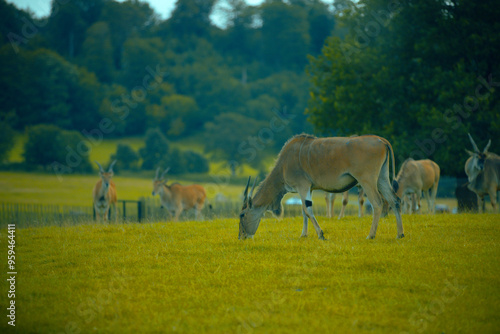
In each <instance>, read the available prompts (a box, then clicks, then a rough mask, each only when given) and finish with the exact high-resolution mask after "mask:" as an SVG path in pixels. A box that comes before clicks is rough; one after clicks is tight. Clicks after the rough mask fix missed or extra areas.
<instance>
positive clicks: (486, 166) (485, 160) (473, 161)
mask: <svg viewBox="0 0 500 334" xmlns="http://www.w3.org/2000/svg"><path fill="white" fill-rule="evenodd" d="M469 139H470V141H471V143H472V147H473V148H474V152H471V151H469V150H466V151H467V153H469V155H470V158H469V159H467V161H466V162H465V173H466V174H467V177H468V178H469V185H468V186H467V187H468V188H469V189H470V190H472V191H473V192H475V193H476V195H477V203H478V206H479V212H480V213H482V212H483V205H484V196H486V195H489V196H490V201H491V206H492V207H493V210H496V204H497V191H498V190H500V156H498V155H496V154H495V153H491V152H488V149H489V148H490V145H491V139H490V140H489V141H488V144H487V145H486V147H485V148H484V150H483V152H481V151H479V149H478V148H477V145H476V143H475V142H474V139H472V137H471V135H470V134H469Z"/></svg>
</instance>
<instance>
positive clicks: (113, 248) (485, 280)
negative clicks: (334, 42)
mask: <svg viewBox="0 0 500 334" xmlns="http://www.w3.org/2000/svg"><path fill="white" fill-rule="evenodd" d="M370 222H371V218H370V217H365V218H363V219H358V218H354V217H347V218H346V219H344V220H342V221H337V220H336V219H330V220H327V219H324V218H321V219H320V224H321V226H322V227H323V229H324V231H325V236H326V237H327V238H328V240H327V241H320V240H318V239H317V238H316V237H313V236H312V234H311V235H310V237H309V238H306V239H300V238H299V235H300V232H301V228H302V226H301V225H302V223H301V218H294V219H284V220H281V221H277V220H275V219H265V220H263V221H262V223H261V226H260V228H259V230H258V232H257V234H256V236H255V238H254V239H253V240H247V241H239V240H237V229H238V227H237V221H236V219H230V220H215V221H211V222H186V223H156V224H117V225H80V226H72V227H44V228H30V229H18V230H17V231H16V271H17V273H18V274H17V281H16V298H15V301H16V307H17V308H16V315H17V318H16V331H17V332H20V333H21V332H22V333H28V332H37V333H49V332H50V333H89V332H95V333H110V332H113V333H138V332H155V333H166V332H178V333H292V332H293V333H314V332H318V333H351V332H359V333H424V332H425V333H496V332H498V328H499V326H500V318H499V317H498V313H499V312H500V298H499V297H498V296H499V295H500V266H498V263H499V262H500V244H499V243H498V238H499V237H500V224H499V223H500V220H499V215H494V214H485V215H436V216H428V215H419V216H415V215H413V216H404V217H403V223H404V228H405V235H406V237H405V238H404V239H401V240H396V239H395V236H396V226H395V218H394V216H389V217H388V218H386V219H383V220H382V221H381V223H380V225H379V229H378V234H377V238H376V239H375V240H366V239H365V237H366V235H367V234H368V231H369V228H370ZM6 232H7V231H6V228H2V229H1V231H0V240H1V241H0V245H3V246H2V247H3V248H4V249H3V250H2V252H4V254H5V252H6V250H7V245H6V242H5V241H6V240H7V234H6ZM310 233H313V230H312V229H311V228H310ZM5 258H6V256H5ZM6 262H7V261H6V260H5V261H3V266H4V273H5V272H7V271H9V270H7V268H6V265H7V264H6ZM1 282H2V283H1V284H0V289H1V291H4V292H5V294H3V295H4V297H2V298H0V306H1V307H0V308H1V309H3V310H4V313H6V312H7V311H6V308H7V303H8V300H7V297H6V294H7V293H6V291H8V286H7V282H6V280H5V279H4V280H1ZM7 327H8V326H7V320H6V319H5V315H4V320H3V321H2V322H1V323H0V331H1V332H3V333H5V332H6V331H5V329H6V328H7Z"/></svg>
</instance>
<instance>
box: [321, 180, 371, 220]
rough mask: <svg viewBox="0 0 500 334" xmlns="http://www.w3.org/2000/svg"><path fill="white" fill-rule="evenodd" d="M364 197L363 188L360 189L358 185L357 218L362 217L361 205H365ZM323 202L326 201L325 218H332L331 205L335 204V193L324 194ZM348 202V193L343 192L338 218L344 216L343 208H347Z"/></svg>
mask: <svg viewBox="0 0 500 334" xmlns="http://www.w3.org/2000/svg"><path fill="white" fill-rule="evenodd" d="M363 196H364V191H363V188H361V187H360V186H359V185H358V203H359V209H358V216H359V217H363V204H364V203H365V198H364V197H363ZM325 201H326V216H327V217H328V218H332V217H333V204H334V203H335V193H326V194H325ZM348 202H349V191H345V192H344V193H343V194H342V209H340V214H339V218H338V219H341V218H344V216H345V208H346V206H347V203H348Z"/></svg>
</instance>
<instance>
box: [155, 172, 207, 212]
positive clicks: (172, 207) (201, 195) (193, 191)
mask: <svg viewBox="0 0 500 334" xmlns="http://www.w3.org/2000/svg"><path fill="white" fill-rule="evenodd" d="M169 169H170V168H167V169H166V170H165V171H164V172H163V173H162V174H161V176H159V174H160V168H159V167H158V169H157V170H156V176H155V178H154V180H153V196H155V195H156V194H158V195H159V196H160V200H161V205H163V207H165V208H166V209H167V210H168V211H169V212H170V213H172V215H173V216H174V221H177V220H178V219H179V216H180V215H181V213H182V212H183V211H187V210H190V209H195V215H196V219H197V220H198V219H199V218H200V216H201V210H202V209H203V206H204V205H205V200H206V198H207V195H206V194H205V189H204V188H203V187H202V186H200V185H197V184H193V185H190V186H181V185H180V184H179V183H172V184H171V185H167V181H168V180H165V179H164V177H165V174H167V173H168V171H169ZM209 207H210V208H211V205H209Z"/></svg>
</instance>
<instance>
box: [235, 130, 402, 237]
mask: <svg viewBox="0 0 500 334" xmlns="http://www.w3.org/2000/svg"><path fill="white" fill-rule="evenodd" d="M391 158H392V169H393V173H392V174H393V178H394V152H393V150H392V146H391V144H390V143H389V142H388V141H387V140H386V139H384V138H381V137H377V136H359V137H350V138H345V137H331V138H316V137H314V136H310V135H298V136H295V137H292V138H291V139H290V140H288V141H287V142H286V143H285V145H284V146H283V148H282V149H281V152H280V153H279V155H278V159H277V161H276V165H275V166H274V168H273V170H272V171H271V172H270V173H269V175H268V176H267V177H266V179H265V180H264V181H263V182H262V183H261V184H260V186H259V189H258V190H257V192H256V194H255V196H253V197H252V195H253V190H254V187H252V190H251V192H250V195H248V186H249V184H250V179H249V180H248V183H247V186H246V189H245V199H244V201H243V207H242V211H241V213H240V222H239V239H246V238H251V237H253V236H254V234H255V232H256V231H257V228H258V227H259V223H260V220H261V218H262V215H263V214H264V212H265V211H266V210H271V211H273V212H274V213H275V214H280V213H281V212H282V205H281V200H282V198H283V196H284V195H285V194H286V193H287V192H297V193H299V195H300V197H301V200H302V213H303V217H304V225H303V229H302V235H301V236H302V237H306V236H307V223H308V219H310V220H311V222H312V223H313V225H314V228H315V230H316V233H317V235H318V237H319V238H320V239H324V236H323V230H322V229H321V227H320V226H319V224H318V221H317V220H316V218H315V217H314V214H313V210H312V196H311V193H312V191H313V190H315V189H319V190H324V191H326V192H335V193H341V192H344V191H347V190H349V189H350V188H352V187H354V186H355V185H356V184H358V183H359V184H360V185H361V186H362V187H363V190H364V191H365V193H366V195H367V197H368V199H369V201H370V203H371V204H372V206H373V221H372V226H371V229H370V233H369V234H368V238H369V239H373V238H375V234H376V232H377V226H378V221H379V219H380V216H381V214H382V205H383V200H385V201H387V202H388V204H389V205H390V206H391V207H392V209H393V210H394V212H395V215H396V222H397V237H398V238H402V237H404V234H403V223H402V220H401V212H400V200H399V198H398V197H397V196H396V194H395V192H394V190H393V188H392V185H391V182H390V180H389V164H390V159H391ZM254 186H255V183H254Z"/></svg>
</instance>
